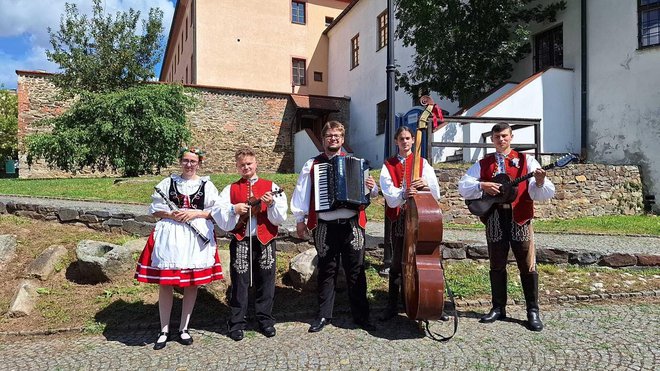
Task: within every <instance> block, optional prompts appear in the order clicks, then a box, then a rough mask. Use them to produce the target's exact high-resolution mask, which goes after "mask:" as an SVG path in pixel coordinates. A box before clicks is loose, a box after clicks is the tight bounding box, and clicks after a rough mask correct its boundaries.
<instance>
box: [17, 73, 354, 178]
mask: <svg viewBox="0 0 660 371" xmlns="http://www.w3.org/2000/svg"><path fill="white" fill-rule="evenodd" d="M17 73H18V104H19V112H18V126H19V130H18V140H19V160H20V165H21V167H20V172H19V176H20V178H56V177H57V178H62V177H65V178H68V177H72V176H73V175H72V174H70V173H66V172H63V171H59V170H56V169H50V168H48V166H47V165H46V163H45V162H44V161H43V160H37V161H35V162H34V163H33V164H32V166H31V167H30V168H28V167H27V161H26V160H27V156H26V153H25V144H24V142H25V136H26V135H29V134H32V133H35V132H37V131H48V130H50V129H49V127H47V126H45V127H44V126H42V127H39V126H37V125H35V124H36V123H37V122H38V121H40V120H43V119H49V118H54V117H56V116H58V115H60V114H62V113H63V112H65V111H66V110H67V109H68V108H69V107H70V106H71V103H72V102H71V101H70V100H69V101H62V100H61V97H60V96H59V95H58V90H57V88H56V87H55V86H54V85H53V84H52V83H51V82H50V81H49V76H50V75H51V74H48V73H41V72H30V71H18V72H17ZM191 87H192V88H194V89H195V90H196V91H197V92H198V93H199V94H198V95H197V97H198V98H199V104H198V105H197V107H196V108H195V109H194V110H193V111H191V112H189V113H188V123H189V125H190V129H191V132H192V140H191V143H190V144H191V145H195V146H200V147H202V148H204V149H205V150H206V152H207V161H205V164H204V169H203V171H204V173H209V172H210V173H219V172H236V163H235V160H234V152H235V151H236V149H237V148H238V147H239V146H241V145H248V146H251V147H253V148H254V150H255V152H256V153H257V158H258V160H259V168H260V171H262V172H283V173H292V172H293V171H294V169H293V168H294V157H293V156H294V153H293V152H294V145H293V132H294V130H295V127H294V125H295V119H296V107H295V105H294V103H293V101H292V99H291V96H290V94H282V93H270V92H258V91H243V90H231V89H223V88H213V87H201V86H191ZM327 100H328V101H330V102H332V104H334V108H335V109H336V111H337V112H333V113H330V114H329V116H328V120H339V121H341V122H344V123H346V125H349V119H350V115H349V104H350V100H348V99H346V98H332V97H328V98H327ZM328 104H330V103H328ZM168 170H169V169H164V170H163V171H164V172H165V173H167V172H168ZM76 176H77V177H80V176H95V177H97V176H117V174H112V173H100V172H94V173H92V172H90V171H86V170H85V169H83V170H82V171H81V172H79V173H78V174H77V175H76Z"/></svg>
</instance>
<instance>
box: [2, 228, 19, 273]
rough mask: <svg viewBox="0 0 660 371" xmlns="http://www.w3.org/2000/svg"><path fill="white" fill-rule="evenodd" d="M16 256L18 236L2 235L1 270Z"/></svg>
mask: <svg viewBox="0 0 660 371" xmlns="http://www.w3.org/2000/svg"><path fill="white" fill-rule="evenodd" d="M15 256H16V236H14V235H10V234H2V235H0V268H2V267H4V266H5V265H6V264H7V263H8V262H9V261H11V260H12V259H14V257H15Z"/></svg>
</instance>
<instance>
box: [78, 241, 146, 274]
mask: <svg viewBox="0 0 660 371" xmlns="http://www.w3.org/2000/svg"><path fill="white" fill-rule="evenodd" d="M76 256H77V258H78V269H79V271H80V277H81V278H82V279H83V280H85V281H87V282H89V283H99V282H107V281H112V280H113V279H116V278H119V277H123V276H125V275H126V274H129V272H130V271H131V270H133V269H135V260H133V257H132V254H131V252H130V251H129V249H128V248H126V247H124V246H119V245H115V244H111V243H107V242H99V241H92V240H83V241H80V242H79V243H78V247H77V248H76Z"/></svg>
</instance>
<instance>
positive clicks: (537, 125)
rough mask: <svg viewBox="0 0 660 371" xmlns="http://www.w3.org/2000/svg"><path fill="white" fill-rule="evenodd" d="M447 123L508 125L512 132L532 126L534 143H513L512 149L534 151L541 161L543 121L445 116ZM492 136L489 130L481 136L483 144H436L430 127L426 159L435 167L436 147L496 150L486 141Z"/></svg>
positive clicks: (427, 137) (430, 126)
mask: <svg viewBox="0 0 660 371" xmlns="http://www.w3.org/2000/svg"><path fill="white" fill-rule="evenodd" d="M445 122H446V123H451V122H457V123H460V124H461V125H468V124H496V123H507V124H509V125H510V126H511V130H513V131H515V130H518V129H524V128H526V127H530V126H532V127H533V128H534V143H512V144H511V148H513V149H515V150H517V151H524V150H530V149H533V150H534V157H535V158H536V160H537V161H540V160H541V152H540V148H539V147H540V143H541V119H525V118H513V117H471V116H445ZM491 135H492V132H491V131H490V130H489V131H487V132H485V133H483V134H481V140H482V141H483V143H455V142H434V141H433V127H432V125H429V126H428V131H427V135H426V140H427V143H426V148H430V150H428V151H426V157H427V160H428V161H429V164H431V165H433V148H434V147H456V148H495V145H494V144H492V143H486V139H487V138H488V137H490V136H491Z"/></svg>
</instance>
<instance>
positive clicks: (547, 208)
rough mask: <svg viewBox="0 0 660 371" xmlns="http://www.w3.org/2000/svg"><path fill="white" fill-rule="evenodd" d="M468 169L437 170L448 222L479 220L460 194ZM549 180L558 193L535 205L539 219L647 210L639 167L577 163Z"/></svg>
mask: <svg viewBox="0 0 660 371" xmlns="http://www.w3.org/2000/svg"><path fill="white" fill-rule="evenodd" d="M466 169H467V166H465V167H462V168H452V169H442V170H436V174H437V176H438V180H439V181H440V187H441V191H442V200H441V203H440V207H441V208H442V210H443V213H444V220H445V221H447V222H453V223H461V224H464V223H473V222H476V221H477V218H476V217H475V216H473V215H471V214H470V212H469V211H468V209H467V208H466V207H465V202H464V200H463V199H462V198H461V197H460V195H459V194H458V187H457V184H458V180H459V179H460V178H461V176H463V174H464V173H465V170H466ZM548 178H549V179H550V180H552V182H553V183H554V184H555V188H556V192H557V193H556V194H555V197H554V198H553V199H551V200H550V201H546V202H536V203H535V216H536V218H539V219H547V218H578V217H584V216H602V215H634V214H639V213H641V212H642V210H643V204H642V200H643V197H642V179H641V175H640V171H639V168H638V167H637V166H614V165H600V164H575V165H569V166H567V167H564V168H561V169H555V170H549V171H548Z"/></svg>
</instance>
